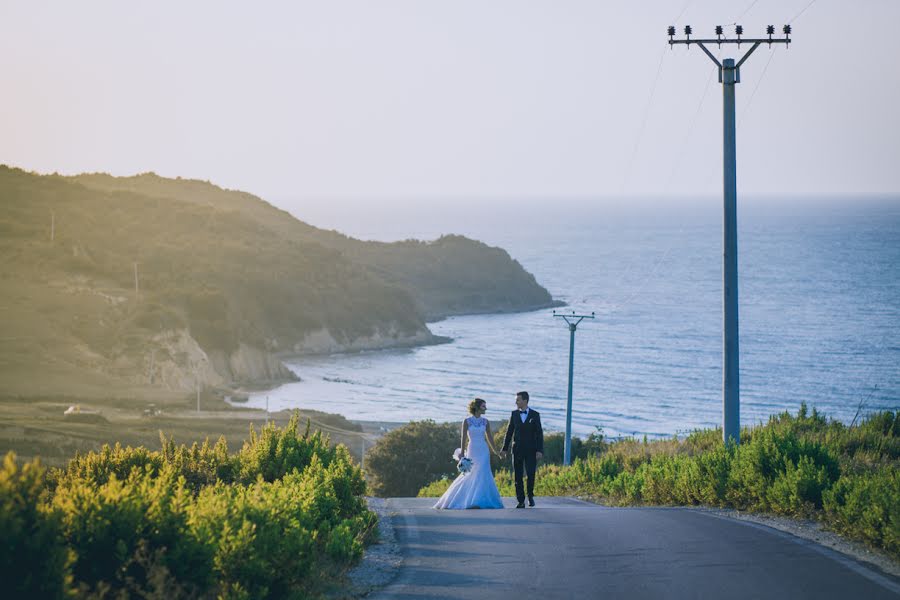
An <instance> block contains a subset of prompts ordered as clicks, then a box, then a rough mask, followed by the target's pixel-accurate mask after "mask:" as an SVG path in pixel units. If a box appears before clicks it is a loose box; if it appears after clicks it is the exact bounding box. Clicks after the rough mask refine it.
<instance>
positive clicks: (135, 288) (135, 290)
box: [134, 263, 138, 296]
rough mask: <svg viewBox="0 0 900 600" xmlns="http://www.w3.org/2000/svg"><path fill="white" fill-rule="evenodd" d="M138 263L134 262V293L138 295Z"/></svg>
mask: <svg viewBox="0 0 900 600" xmlns="http://www.w3.org/2000/svg"><path fill="white" fill-rule="evenodd" d="M137 266H138V264H137V263H134V295H135V296H137V295H138V268H137Z"/></svg>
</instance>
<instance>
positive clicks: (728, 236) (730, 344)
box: [669, 25, 791, 444]
mask: <svg viewBox="0 0 900 600" xmlns="http://www.w3.org/2000/svg"><path fill="white" fill-rule="evenodd" d="M782 31H783V32H784V38H783V39H781V38H778V39H776V38H773V37H772V36H773V35H774V34H775V27H774V26H772V25H769V26H768V27H767V28H766V34H767V35H768V36H769V37H768V38H758V39H742V38H741V36H742V35H743V34H744V28H743V27H742V26H741V25H735V27H734V33H735V36H736V37H735V38H726V37H723V31H722V26H721V25H717V26H716V38H715V39H699V40H692V39H691V33H692V29H691V26H690V25H687V26H685V28H684V35H685V39H683V40H676V39H675V27H674V26H671V27H669V47H670V48H671V47H673V46H674V45H675V44H686V45H687V46H688V48H690V45H691V44H697V46H699V47H700V49H701V50H703V52H705V53H706V55H707V56H708V57H709V58H710V60H712V61H713V62H714V63H715V64H716V66H717V67H718V68H719V83H721V84H722V91H723V98H722V99H723V103H724V120H723V127H724V132H723V138H724V145H723V150H724V164H723V168H724V260H725V264H724V277H723V284H724V286H723V313H724V314H723V332H722V342H723V348H722V440H723V441H724V442H725V443H726V444H728V443H734V444H740V441H741V414H740V413H741V411H740V407H741V396H740V394H741V391H740V390H741V388H740V363H739V356H740V354H739V347H738V270H737V153H736V146H737V144H736V142H737V136H736V131H735V119H734V113H735V107H734V92H735V85H736V84H738V83H740V82H741V65H742V64H744V62H745V61H746V60H747V59H748V58H749V57H750V55H751V54H753V52H754V51H755V50H756V49H757V48H759V46H760V44H768V45H769V47H770V48H771V47H772V44H785V47H788V44H790V43H791V26H790V25H785V26H784V27H783V29H782ZM706 44H716V45H717V46H718V47H720V48H721V47H722V44H737V46H738V50H740V46H741V44H752V46H750V49H749V50H747V52H746V53H745V54H744V56H743V57H741V59H740V60H739V61H738V62H737V63H735V62H734V59H733V58H726V59H724V60H723V61H722V62H719V61H718V59H717V58H716V57H715V56H713V54H712V52H710V51H709V49H707V47H706Z"/></svg>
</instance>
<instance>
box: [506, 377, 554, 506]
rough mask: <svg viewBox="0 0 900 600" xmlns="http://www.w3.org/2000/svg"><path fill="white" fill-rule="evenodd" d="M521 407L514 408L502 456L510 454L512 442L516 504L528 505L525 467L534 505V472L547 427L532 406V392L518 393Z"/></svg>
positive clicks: (541, 456) (530, 498)
mask: <svg viewBox="0 0 900 600" xmlns="http://www.w3.org/2000/svg"><path fill="white" fill-rule="evenodd" d="M516 406H517V407H518V410H514V411H512V414H511V415H510V417H509V427H507V429H506V438H505V439H504V440H503V449H502V450H501V451H500V457H501V458H506V453H507V451H508V450H509V444H510V442H512V455H513V470H514V471H515V473H516V499H517V500H518V501H519V503H518V504H517V505H516V508H525V486H524V485H522V471H525V473H527V474H528V506H534V473H535V471H536V470H537V461H538V460H540V459H541V458H543V457H544V430H543V429H541V415H539V414H538V411H536V410H531V409H530V408H528V392H519V393H518V394H516Z"/></svg>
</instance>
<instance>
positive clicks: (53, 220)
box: [50, 210, 56, 244]
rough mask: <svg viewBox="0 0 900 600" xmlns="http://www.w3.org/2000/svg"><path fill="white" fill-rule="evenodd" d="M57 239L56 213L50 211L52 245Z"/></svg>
mask: <svg viewBox="0 0 900 600" xmlns="http://www.w3.org/2000/svg"><path fill="white" fill-rule="evenodd" d="M55 239H56V213H55V212H53V211H52V210H51V211H50V243H51V244H52V243H53V240H55Z"/></svg>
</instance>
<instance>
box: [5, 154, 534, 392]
mask: <svg viewBox="0 0 900 600" xmlns="http://www.w3.org/2000/svg"><path fill="white" fill-rule="evenodd" d="M0 198H2V206H3V208H4V210H3V211H2V213H0V277H2V280H3V285H2V287H0V306H2V310H0V327H2V330H3V334H2V338H0V377H2V381H3V383H4V388H5V389H4V393H7V394H17V395H25V396H27V395H30V394H36V393H42V394H46V393H54V394H66V395H72V396H94V395H97V394H107V395H111V394H112V395H128V393H130V391H133V390H135V389H146V388H148V387H150V388H162V389H167V390H172V391H181V392H184V391H187V390H191V389H194V387H195V386H196V385H197V382H198V381H199V382H200V384H201V385H202V386H203V387H221V386H227V385H231V384H234V383H250V382H252V383H259V382H263V381H274V380H283V379H287V378H290V377H291V374H290V372H288V371H287V370H286V369H285V368H284V367H283V366H282V364H281V362H280V360H278V358H277V355H278V354H279V353H304V352H331V351H340V350H352V349H364V348H380V347H388V346H392V345H413V344H424V343H433V342H435V341H436V340H435V338H434V336H432V334H431V332H430V331H429V330H428V328H427V325H426V320H427V319H435V318H440V317H442V316H446V315H449V314H460V313H467V312H485V311H508V310H527V309H532V308H538V307H541V306H547V305H550V304H551V303H552V299H551V298H550V295H549V294H548V293H547V291H546V290H544V289H543V288H542V287H540V286H539V285H538V284H537V282H535V281H534V278H533V277H532V276H531V275H530V274H528V273H527V272H525V271H524V269H522V267H521V265H519V264H518V263H516V262H515V261H513V260H512V259H511V258H510V257H509V256H508V254H506V252H504V251H503V250H501V249H497V248H490V247H488V246H486V245H484V244H481V243H479V242H475V241H473V240H468V239H466V238H462V237H459V236H445V237H443V238H441V239H439V240H436V241H434V242H412V241H409V242H401V243H397V244H379V243H371V242H361V241H358V240H353V239H351V238H348V237H346V236H343V235H341V234H339V233H336V232H328V231H323V230H319V229H316V228H314V227H312V226H310V225H307V224H305V223H302V222H300V221H298V220H297V219H295V218H293V217H292V216H291V215H290V214H288V213H286V212H284V211H281V210H279V209H276V208H274V207H272V206H271V205H269V204H267V203H266V202H264V201H262V200H261V199H259V198H256V197H255V196H252V195H250V194H246V193H243V192H234V191H228V190H223V189H221V188H218V187H216V186H214V185H212V184H209V183H206V182H200V181H194V180H182V179H165V178H161V177H158V176H156V175H153V174H146V175H139V176H135V177H128V178H114V177H110V176H108V175H99V174H94V175H81V176H77V177H61V176H57V175H47V176H42V175H35V174H32V173H27V172H24V171H21V170H18V169H12V168H8V167H4V166H0ZM473 265H477V266H478V268H477V269H475V268H472V267H473ZM135 279H137V289H136V286H135Z"/></svg>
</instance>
